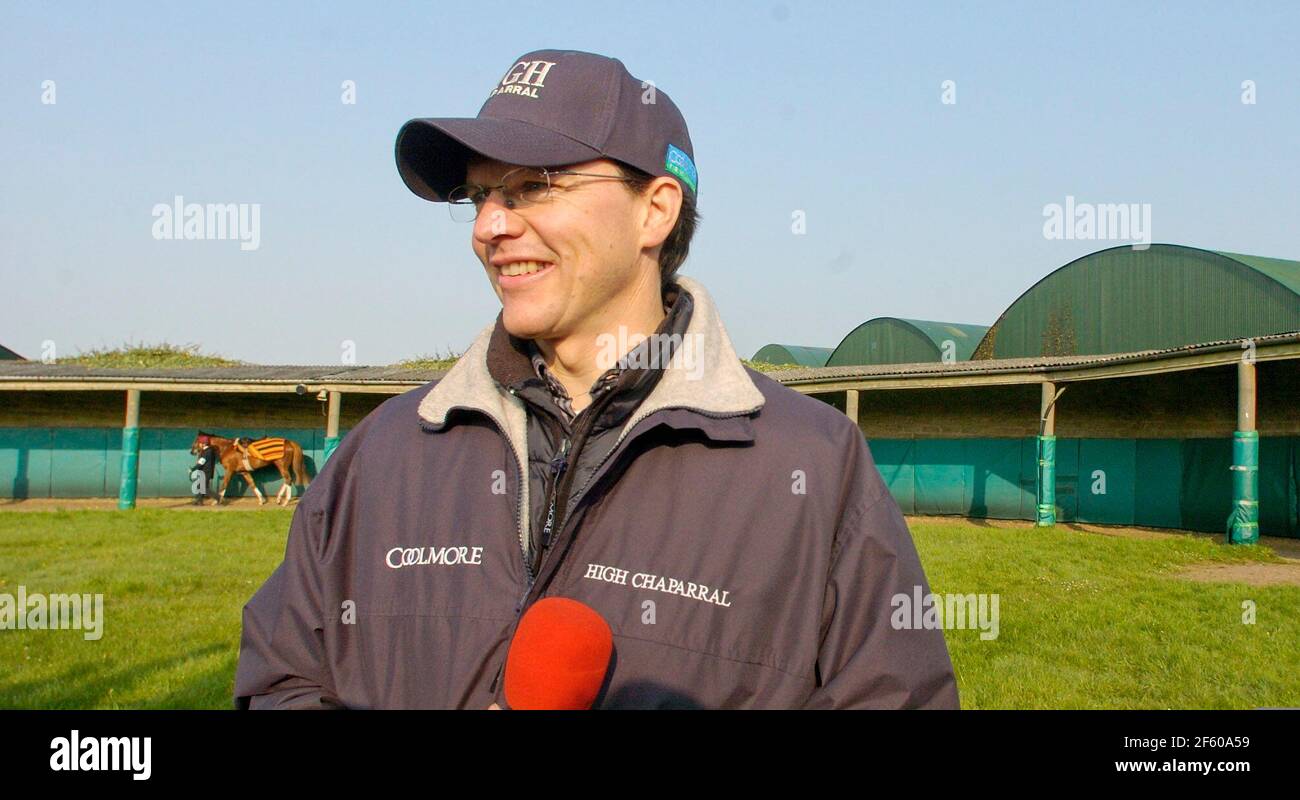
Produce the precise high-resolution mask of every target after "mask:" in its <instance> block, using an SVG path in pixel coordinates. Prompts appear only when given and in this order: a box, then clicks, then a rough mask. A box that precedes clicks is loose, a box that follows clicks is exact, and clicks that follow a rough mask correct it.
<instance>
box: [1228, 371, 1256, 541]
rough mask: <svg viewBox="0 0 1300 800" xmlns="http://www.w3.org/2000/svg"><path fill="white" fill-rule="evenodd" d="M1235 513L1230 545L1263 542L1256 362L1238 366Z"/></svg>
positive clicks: (1230, 517) (1231, 519) (1231, 516)
mask: <svg viewBox="0 0 1300 800" xmlns="http://www.w3.org/2000/svg"><path fill="white" fill-rule="evenodd" d="M1230 469H1231V470H1232V513H1230V514H1229V515H1228V526H1227V536H1228V544H1256V543H1257V542H1258V541H1259V431H1258V430H1256V429H1255V361H1254V359H1252V358H1248V357H1246V356H1243V357H1242V359H1241V361H1240V362H1238V363H1237V430H1236V431H1234V432H1233V434H1232V466H1231V467H1230Z"/></svg>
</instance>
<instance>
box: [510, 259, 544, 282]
mask: <svg viewBox="0 0 1300 800" xmlns="http://www.w3.org/2000/svg"><path fill="white" fill-rule="evenodd" d="M550 266H552V265H551V263H550V262H549V261H516V262H514V263H512V264H506V265H505V266H503V267H500V268H499V274H500V275H502V276H504V277H507V278H513V277H516V276H518V275H531V274H533V273H534V272H541V271H542V270H544V269H546V268H547V267H550Z"/></svg>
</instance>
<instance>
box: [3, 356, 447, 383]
mask: <svg viewBox="0 0 1300 800" xmlns="http://www.w3.org/2000/svg"><path fill="white" fill-rule="evenodd" d="M446 373H447V371H446V370H423V369H401V368H399V367H391V366H355V367H340V366H338V365H324V366H322V365H257V364H247V365H241V366H237V367H152V368H135V367H84V366H80V365H77V364H45V363H42V362H40V361H15V362H0V382H3V381H5V380H15V379H24V380H33V379H34V380H63V381H66V380H77V379H96V378H100V379H105V380H115V381H121V380H123V379H134V380H152V381H186V382H190V381H194V382H198V381H201V382H203V383H221V382H229V383H409V384H414V385H419V384H421V383H427V382H428V381H431V380H433V379H434V378H440V377H442V376H443V375H445V374H446Z"/></svg>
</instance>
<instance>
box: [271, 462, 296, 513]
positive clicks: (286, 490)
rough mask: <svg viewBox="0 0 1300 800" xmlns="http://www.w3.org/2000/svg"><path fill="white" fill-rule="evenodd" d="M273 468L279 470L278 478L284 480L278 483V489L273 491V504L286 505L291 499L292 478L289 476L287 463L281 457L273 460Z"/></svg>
mask: <svg viewBox="0 0 1300 800" xmlns="http://www.w3.org/2000/svg"><path fill="white" fill-rule="evenodd" d="M275 468H276V469H278V470H280V478H281V479H282V480H283V481H284V483H282V484H281V485H280V491H278V492H276V493H275V504H276V505H279V506H287V505H289V501H290V500H292V499H293V478H291V477H289V465H288V464H287V463H285V459H283V458H282V459H280V460H279V461H276V462H275Z"/></svg>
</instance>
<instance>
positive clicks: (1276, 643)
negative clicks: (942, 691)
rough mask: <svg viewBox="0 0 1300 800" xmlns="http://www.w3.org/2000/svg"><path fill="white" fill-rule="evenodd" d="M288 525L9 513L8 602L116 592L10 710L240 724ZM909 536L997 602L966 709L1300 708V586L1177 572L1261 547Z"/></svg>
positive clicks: (56, 649)
mask: <svg viewBox="0 0 1300 800" xmlns="http://www.w3.org/2000/svg"><path fill="white" fill-rule="evenodd" d="M291 515H292V511H291V510H282V509H271V508H267V509H262V510H258V511H255V512H221V513H204V512H187V511H173V510H167V509H137V510H135V511H133V512H129V513H125V512H117V511H58V512H13V513H0V593H7V594H11V595H16V594H17V592H18V586H19V585H20V584H21V585H23V586H25V587H26V590H27V592H29V593H36V592H40V593H44V594H55V593H60V592H68V593H87V592H88V593H92V594H93V593H103V594H104V596H105V605H104V616H105V621H104V634H103V637H102V638H101V639H99V640H97V641H86V640H85V639H84V638H83V635H82V631H75V630H61V631H18V630H0V707H5V708H14V707H21V708H141V707H143V708H229V707H230V706H231V703H232V691H233V685H234V671H235V663H236V659H237V655H238V648H239V627H240V610H241V608H242V606H243V604H244V602H245V601H247V600H248V598H249V597H250V596H252V594H253V592H254V591H255V590H256V589H257V587H258V586H260V585H261V583H262V581H263V580H265V578H266V576H267V575H269V574H270V573H271V571H272V570H273V569H274V568H275V566H276V564H278V563H279V561H280V559H281V557H282V555H283V552H284V541H285V536H286V535H287V532H288V529H289V522H290V518H291ZM911 526H912V532H913V536H914V537H915V539H916V543H917V547H918V549H919V550H920V552H921V557H922V561H923V562H924V564H925V568H926V573H927V575H928V576H929V579H930V583H931V589H932V590H933V591H934V592H937V593H958V594H970V593H977V594H978V593H996V594H998V595H999V612H1000V613H999V617H1000V619H999V626H998V627H999V632H998V637H997V638H996V639H994V640H991V641H984V640H981V639H980V638H979V634H980V631H978V630H949V631H947V638H948V646H949V649H950V652H951V653H952V658H953V662H954V664H955V665H956V669H957V678H958V681H959V683H960V687H961V695H962V705H963V707H965V708H1252V707H1258V706H1300V586H1266V587H1255V586H1247V585H1245V584H1240V583H1199V582H1192V581H1187V580H1183V579H1180V578H1176V577H1173V575H1172V573H1175V572H1177V571H1179V570H1180V569H1182V568H1185V567H1187V566H1189V565H1206V564H1215V563H1237V564H1241V563H1267V562H1277V561H1279V559H1278V558H1277V557H1276V556H1274V555H1273V554H1272V553H1271V551H1269V550H1267V549H1265V548H1241V547H1236V548H1229V547H1226V546H1224V545H1221V544H1216V543H1214V542H1212V541H1210V540H1208V539H1207V538H1206V537H1191V536H1176V537H1155V538H1131V537H1122V536H1113V535H1105V534H1102V533H1089V532H1079V531H1072V530H1067V529H1064V528H1056V529H1051V530H1035V529H1032V528H1008V527H990V526H985V525H982V524H979V523H972V522H967V521H949V520H913V521H911ZM1246 600H1249V601H1253V603H1254V604H1255V614H1256V619H1255V623H1254V624H1251V625H1248V624H1243V622H1242V614H1243V609H1242V603H1243V601H1246Z"/></svg>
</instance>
